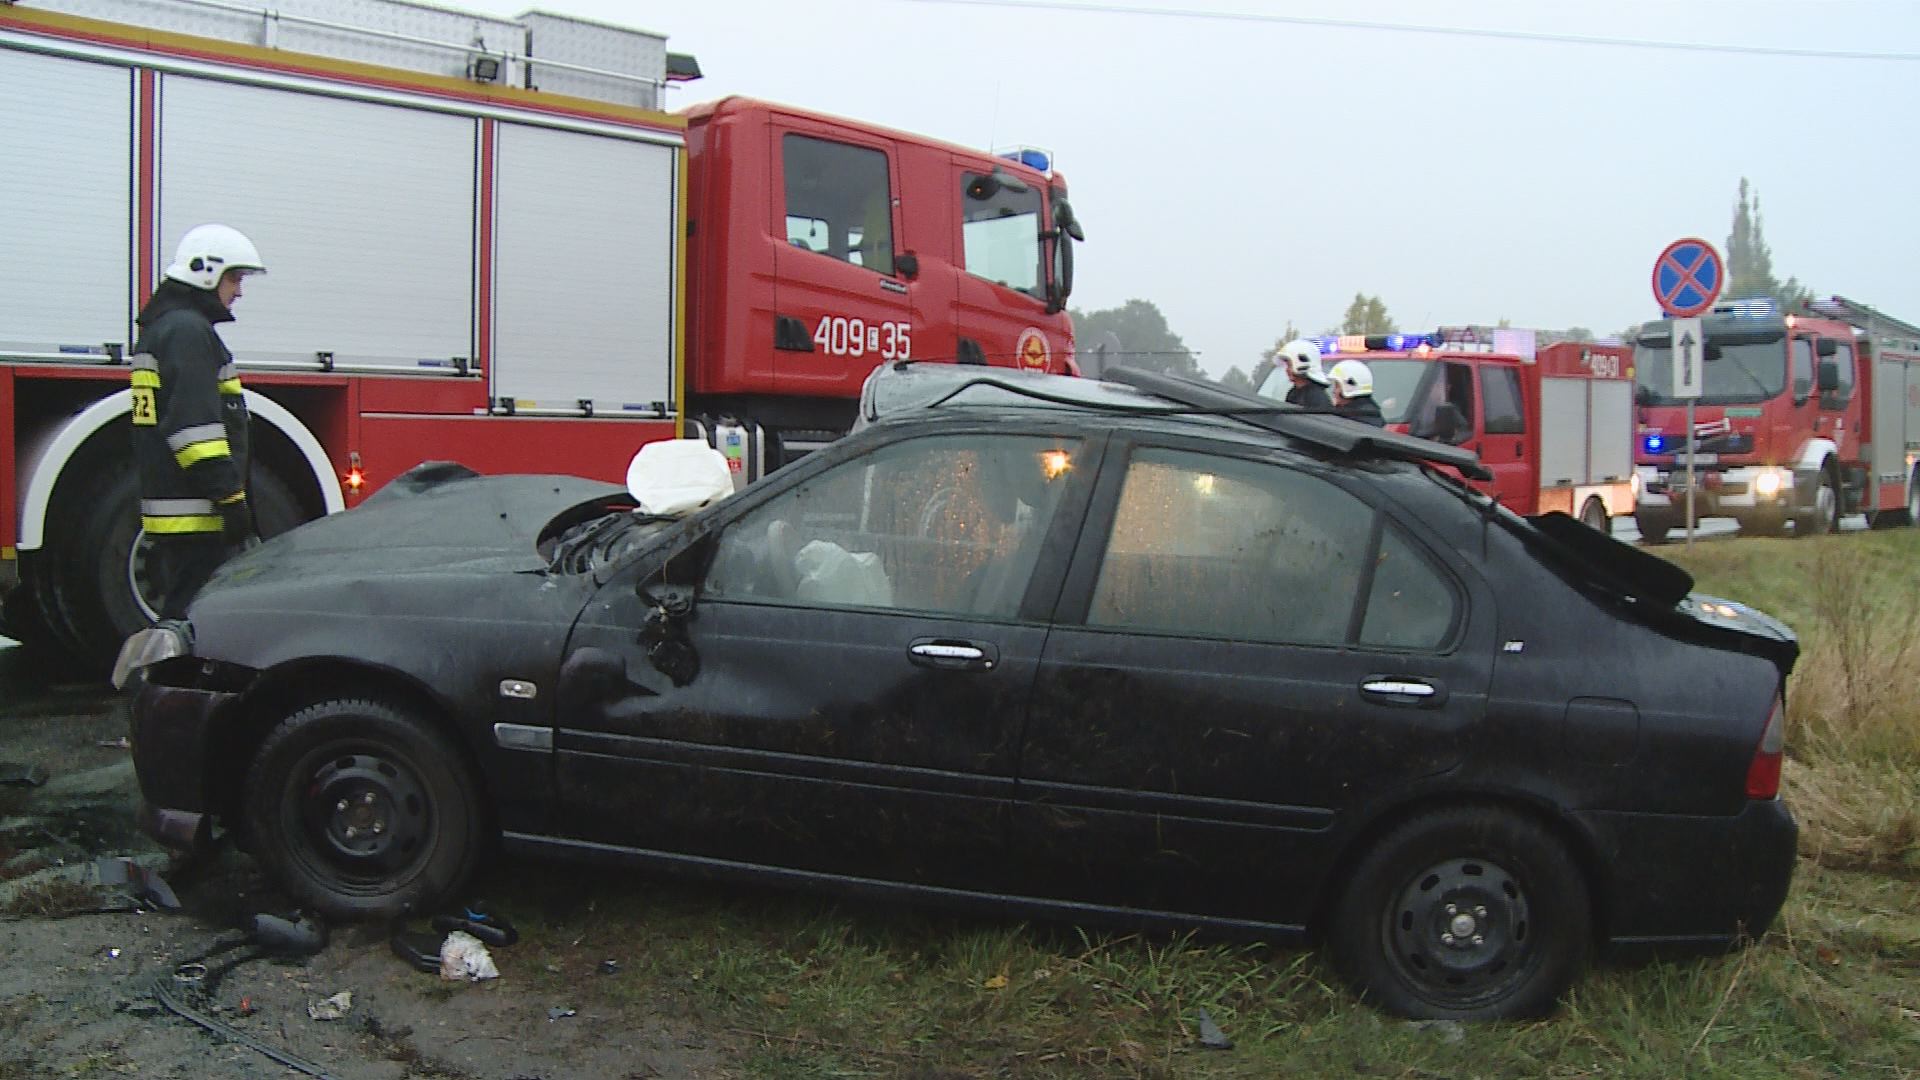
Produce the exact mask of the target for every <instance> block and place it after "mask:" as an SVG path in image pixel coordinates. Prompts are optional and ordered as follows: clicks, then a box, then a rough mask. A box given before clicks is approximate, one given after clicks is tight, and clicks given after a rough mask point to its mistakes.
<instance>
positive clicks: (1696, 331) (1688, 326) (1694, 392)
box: [1672, 318, 1707, 547]
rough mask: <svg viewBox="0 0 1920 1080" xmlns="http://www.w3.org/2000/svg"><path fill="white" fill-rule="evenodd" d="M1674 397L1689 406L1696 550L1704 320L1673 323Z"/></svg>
mask: <svg viewBox="0 0 1920 1080" xmlns="http://www.w3.org/2000/svg"><path fill="white" fill-rule="evenodd" d="M1672 325H1673V339H1672V340H1673V396H1674V397H1675V398H1679V399H1681V400H1684V401H1685V402H1686V403H1687V546H1688V547H1692V546H1693V490H1694V488H1695V486H1697V484H1698V482H1699V477H1698V476H1696V475H1695V474H1694V468H1693V451H1694V445H1695V444H1696V443H1698V442H1699V441H1700V440H1699V437H1698V436H1697V435H1695V434H1694V431H1695V428H1694V426H1693V403H1694V402H1695V401H1697V400H1698V399H1699V397H1700V383H1701V381H1702V372H1701V367H1702V365H1704V364H1705V363H1706V353H1707V335H1706V333H1705V331H1704V330H1702V328H1701V325H1700V320H1699V319H1697V318H1693V319H1674V320H1673V324H1672Z"/></svg>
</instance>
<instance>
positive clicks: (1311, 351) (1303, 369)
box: [1280, 338, 1327, 386]
mask: <svg viewBox="0 0 1920 1080" xmlns="http://www.w3.org/2000/svg"><path fill="white" fill-rule="evenodd" d="M1280 358H1281V360H1282V361H1284V362H1285V363H1286V365H1287V373H1288V374H1291V375H1298V376H1300V377H1302V378H1306V379H1310V380H1312V381H1314V382H1317V383H1319V384H1320V385H1321V386H1325V385H1327V376H1326V373H1325V372H1323V371H1321V370H1320V346H1318V345H1315V344H1314V343H1313V342H1311V341H1309V340H1307V339H1306V338H1294V339H1293V340H1292V341H1289V342H1287V343H1286V344H1285V345H1282V346H1280Z"/></svg>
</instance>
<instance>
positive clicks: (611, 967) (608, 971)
mask: <svg viewBox="0 0 1920 1080" xmlns="http://www.w3.org/2000/svg"><path fill="white" fill-rule="evenodd" d="M600 974H602V975H618V974H620V961H618V960H615V959H614V958H612V957H611V956H609V957H608V958H606V959H605V960H602V961H600Z"/></svg>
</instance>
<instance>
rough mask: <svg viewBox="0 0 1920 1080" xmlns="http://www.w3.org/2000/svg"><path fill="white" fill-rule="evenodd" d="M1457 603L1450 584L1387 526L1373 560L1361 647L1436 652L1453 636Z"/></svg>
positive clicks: (1361, 632)
mask: <svg viewBox="0 0 1920 1080" xmlns="http://www.w3.org/2000/svg"><path fill="white" fill-rule="evenodd" d="M1458 614H1459V603H1458V601H1457V599H1456V598H1455V595H1454V591H1453V589H1452V588H1450V587H1449V586H1448V585H1447V581H1446V579H1445V578H1444V577H1442V576H1441V575H1440V572H1439V571H1438V570H1435V569H1434V567H1433V564H1432V563H1431V562H1429V561H1428V560H1427V559H1426V558H1424V557H1422V556H1421V555H1419V554H1417V553H1415V551H1414V548H1413V545H1412V544H1410V543H1408V542H1407V540H1406V538H1405V537H1403V536H1401V535H1400V531H1399V530H1398V529H1396V528H1394V527H1393V526H1391V525H1388V526H1387V527H1386V528H1385V529H1383V530H1382V531H1381V537H1380V551H1379V554H1378V555H1376V556H1374V563H1373V584H1372V587H1371V588H1370V589H1369V590H1368V593H1367V614H1366V619H1365V621H1364V622H1363V623H1362V624H1361V627H1360V644H1362V645H1372V646H1375V647H1378V648H1384V649H1434V648H1438V647H1439V646H1441V645H1442V644H1444V643H1445V642H1446V640H1447V638H1448V637H1449V636H1451V635H1452V633H1453V626H1454V620H1455V619H1456V618H1457V617H1458Z"/></svg>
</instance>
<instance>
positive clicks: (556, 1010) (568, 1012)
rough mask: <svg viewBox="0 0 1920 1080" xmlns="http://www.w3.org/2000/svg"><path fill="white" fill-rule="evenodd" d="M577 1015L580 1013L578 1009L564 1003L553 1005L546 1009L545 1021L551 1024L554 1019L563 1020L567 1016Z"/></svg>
mask: <svg viewBox="0 0 1920 1080" xmlns="http://www.w3.org/2000/svg"><path fill="white" fill-rule="evenodd" d="M578 1015H580V1011H579V1010H578V1009H574V1008H572V1007H570V1006H566V1005H555V1006H554V1007H553V1008H551V1009H548V1010H547V1023H549V1024H551V1023H553V1022H554V1021H555V1020H564V1019H566V1018H567V1017H569V1016H578Z"/></svg>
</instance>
